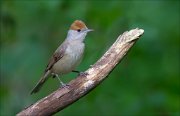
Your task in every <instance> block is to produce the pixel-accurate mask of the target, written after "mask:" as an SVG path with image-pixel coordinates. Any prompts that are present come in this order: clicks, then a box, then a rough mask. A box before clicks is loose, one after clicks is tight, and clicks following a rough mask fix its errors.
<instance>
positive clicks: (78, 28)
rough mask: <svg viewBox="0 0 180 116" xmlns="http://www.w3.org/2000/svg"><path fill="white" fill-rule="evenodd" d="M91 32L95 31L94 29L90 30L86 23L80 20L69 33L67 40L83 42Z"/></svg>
mask: <svg viewBox="0 0 180 116" xmlns="http://www.w3.org/2000/svg"><path fill="white" fill-rule="evenodd" d="M90 31H93V30H92V29H88V28H87V27H86V25H85V23H84V22H82V21H80V20H75V21H74V22H73V23H72V24H71V26H70V29H69V31H68V36H67V39H73V40H75V39H76V40H81V41H83V40H84V39H85V37H86V34H87V33H88V32H90Z"/></svg>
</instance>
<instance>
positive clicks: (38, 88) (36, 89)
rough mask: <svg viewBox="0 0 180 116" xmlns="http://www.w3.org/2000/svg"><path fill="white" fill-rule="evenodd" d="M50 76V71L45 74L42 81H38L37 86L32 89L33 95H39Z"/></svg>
mask: <svg viewBox="0 0 180 116" xmlns="http://www.w3.org/2000/svg"><path fill="white" fill-rule="evenodd" d="M49 74H50V71H49V70H48V71H47V72H46V73H45V74H44V76H43V77H41V79H40V80H39V81H38V83H37V84H36V86H35V87H34V88H33V89H32V91H31V94H33V93H37V92H38V91H39V90H40V89H41V87H42V85H43V84H44V83H45V81H46V80H47V79H48V76H49Z"/></svg>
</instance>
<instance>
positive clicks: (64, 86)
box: [60, 83, 70, 89]
mask: <svg viewBox="0 0 180 116" xmlns="http://www.w3.org/2000/svg"><path fill="white" fill-rule="evenodd" d="M69 87H70V85H69V84H64V83H63V84H61V86H60V88H68V89H69Z"/></svg>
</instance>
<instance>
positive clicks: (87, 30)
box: [85, 29, 94, 32]
mask: <svg viewBox="0 0 180 116" xmlns="http://www.w3.org/2000/svg"><path fill="white" fill-rule="evenodd" d="M85 31H86V32H90V31H94V30H93V29H86V30H85Z"/></svg>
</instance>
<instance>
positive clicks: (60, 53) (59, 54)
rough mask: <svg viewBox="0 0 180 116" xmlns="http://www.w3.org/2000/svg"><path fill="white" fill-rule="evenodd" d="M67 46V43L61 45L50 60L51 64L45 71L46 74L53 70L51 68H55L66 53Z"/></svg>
mask: <svg viewBox="0 0 180 116" xmlns="http://www.w3.org/2000/svg"><path fill="white" fill-rule="evenodd" d="M66 45H67V44H65V42H64V43H63V44H61V45H60V46H59V47H58V49H57V50H56V51H55V52H54V54H53V56H52V57H51V58H50V60H49V63H48V65H47V67H46V69H45V72H47V71H48V70H51V68H52V67H53V65H54V64H55V63H56V62H57V61H59V60H60V59H61V58H62V57H63V56H64V53H65V49H66V47H67V46H66Z"/></svg>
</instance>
